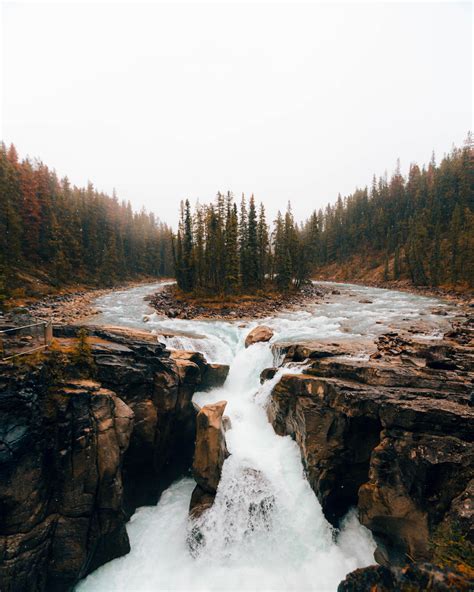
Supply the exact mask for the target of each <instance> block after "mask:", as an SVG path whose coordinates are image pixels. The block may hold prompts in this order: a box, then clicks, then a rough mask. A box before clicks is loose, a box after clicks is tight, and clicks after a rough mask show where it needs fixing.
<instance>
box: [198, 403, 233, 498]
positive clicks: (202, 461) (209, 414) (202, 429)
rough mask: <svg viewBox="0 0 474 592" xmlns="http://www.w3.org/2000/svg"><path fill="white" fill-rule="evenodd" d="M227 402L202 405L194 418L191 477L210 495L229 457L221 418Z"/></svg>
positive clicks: (215, 489)
mask: <svg viewBox="0 0 474 592" xmlns="http://www.w3.org/2000/svg"><path fill="white" fill-rule="evenodd" d="M226 405H227V401H219V402H218V403H213V404H210V405H204V407H201V410H200V411H199V413H198V414H197V417H196V447H195V451H194V461H193V475H194V479H195V480H196V483H197V484H198V485H199V486H200V487H201V488H202V489H203V490H204V491H208V492H210V493H215V492H216V491H217V486H218V485H219V481H220V478H221V472H222V466H223V464H224V461H225V459H226V458H227V457H228V456H229V453H228V451H227V446H226V442H225V435H224V427H223V422H222V416H223V414H224V409H225V407H226Z"/></svg>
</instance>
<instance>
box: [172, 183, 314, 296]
mask: <svg viewBox="0 0 474 592" xmlns="http://www.w3.org/2000/svg"><path fill="white" fill-rule="evenodd" d="M304 249H305V244H304V240H303V235H302V233H301V232H300V230H299V228H298V226H297V224H296V223H295V221H294V218H293V214H292V212H291V206H290V204H288V209H287V211H286V212H285V214H284V215H282V214H281V213H280V212H278V216H277V218H276V220H275V222H274V224H273V229H272V230H271V229H270V226H269V224H268V223H267V220H266V214H265V208H264V206H263V204H262V203H260V204H259V205H258V206H257V204H256V202H255V198H254V196H253V195H252V196H251V197H250V199H249V201H248V203H247V200H246V198H245V196H244V195H242V198H241V200H240V204H239V205H237V203H236V201H235V200H234V197H233V195H232V193H230V192H228V193H227V194H226V195H224V194H223V193H220V192H219V193H218V194H217V197H216V199H215V202H214V203H210V204H204V205H201V204H199V203H198V204H196V206H195V208H194V211H192V209H191V205H190V203H189V200H186V201H185V202H182V203H181V212H180V221H179V228H178V232H177V235H176V241H175V244H174V256H175V269H176V280H177V284H178V287H179V288H180V289H181V290H183V291H184V292H193V293H195V294H252V293H255V292H257V291H259V290H262V289H264V288H267V287H271V288H275V289H277V290H278V291H280V292H287V291H289V290H292V289H297V288H298V287H300V286H301V284H302V283H303V282H304V281H305V280H306V278H307V277H308V274H309V271H310V270H309V267H308V266H307V265H306V259H305V257H304V256H303V251H304Z"/></svg>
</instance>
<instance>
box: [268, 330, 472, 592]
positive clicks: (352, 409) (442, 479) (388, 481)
mask: <svg viewBox="0 0 474 592" xmlns="http://www.w3.org/2000/svg"><path fill="white" fill-rule="evenodd" d="M472 335H473V325H472V320H471V321H468V322H466V323H465V324H464V325H463V326H462V327H457V329H455V330H453V331H452V332H451V334H450V335H448V336H447V337H446V338H445V339H444V340H443V341H434V342H429V341H426V340H420V341H416V339H413V338H411V339H410V338H405V337H402V336H399V335H396V334H389V335H385V336H382V337H381V338H380V339H379V340H378V343H377V351H375V352H374V354H373V355H372V356H371V359H370V360H367V361H366V360H360V359H359V360H358V359H357V358H356V359H351V358H350V357H346V356H345V355H344V353H345V352H344V351H343V349H344V348H343V347H342V349H341V347H340V346H338V347H334V346H327V347H325V346H324V345H323V346H321V344H318V345H315V346H314V347H311V346H308V345H306V346H297V345H289V346H287V347H283V348H282V351H283V353H285V354H286V361H287V362H289V361H293V362H295V361H296V362H304V364H305V366H306V367H305V370H304V373H303V374H299V375H298V374H296V375H295V374H291V375H286V376H283V377H282V379H281V380H280V382H279V383H278V384H277V385H276V386H275V387H274V389H273V392H272V395H271V401H270V405H269V409H268V414H269V418H270V420H271V422H272V424H273V426H274V429H275V430H276V432H277V433H278V434H280V435H290V436H291V437H292V438H293V439H294V440H295V441H296V442H297V443H298V446H299V448H300V450H301V456H302V459H303V463H304V467H305V470H306V472H307V476H308V480H309V482H310V484H311V487H312V488H313V490H314V491H315V493H316V495H317V497H318V499H319V500H320V502H321V504H322V507H323V511H324V513H325V515H326V517H327V518H328V520H329V521H330V522H331V523H332V524H333V525H335V526H337V525H338V523H339V520H340V518H342V516H344V514H345V513H346V512H347V511H348V510H349V508H350V507H353V506H355V507H357V509H358V513H359V518H360V521H361V522H362V524H363V525H365V526H366V527H367V528H369V529H370V530H371V531H372V533H373V535H374V537H375V539H376V542H377V550H376V553H375V558H376V560H377V561H378V563H380V564H382V565H385V566H394V565H395V566H396V565H400V566H403V565H406V564H407V563H412V562H415V563H416V562H423V561H429V560H432V559H433V557H434V556H435V555H436V553H437V549H436V540H437V533H438V532H440V531H443V532H444V533H445V534H446V533H447V534H446V536H447V538H448V539H449V538H450V537H453V538H454V537H455V536H458V537H460V540H461V541H463V542H464V547H465V548H466V549H467V547H468V545H471V547H470V548H471V549H472V544H473V543H474V518H473V517H474V514H473V501H472V491H473V490H472V487H473V477H474V466H473V459H474V454H473V453H474V444H473V439H474V429H473V427H474V408H473V406H472V404H473V401H472V392H473V378H474V373H473V364H472V362H473V359H474V356H473V353H474V350H473V348H472ZM346 353H347V352H346ZM266 374H268V373H266ZM266 374H264V376H263V378H265V375H266ZM270 376H271V373H270ZM455 533H457V534H455ZM448 544H449V541H448ZM471 559H472V558H471ZM464 568H465V569H467V571H468V572H469V575H470V577H473V576H474V567H473V566H472V564H471V565H467V566H464ZM395 580H396V578H395V579H394V580H393V581H394V582H395ZM374 581H375V580H374ZM359 583H360V585H361V588H360V589H364V585H365V584H363V580H362V579H361V580H360V582H359ZM397 585H398V584H397ZM397 585H395V584H394V586H395V587H392V588H390V587H386V588H383V587H381V588H380V590H382V589H383V590H385V589H387V590H392V589H402V588H397ZM369 587H370V586H369ZM341 589H344V590H349V589H354V590H356V589H357V588H355V587H353V588H351V587H350V586H348V587H346V588H341ZM376 589H379V588H376ZM433 589H437V588H433ZM451 589H457V588H451ZM466 589H467V588H466Z"/></svg>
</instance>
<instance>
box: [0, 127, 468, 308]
mask: <svg viewBox="0 0 474 592" xmlns="http://www.w3.org/2000/svg"><path fill="white" fill-rule="evenodd" d="M473 171H474V167H473V145H472V138H471V136H469V137H468V139H467V140H466V143H465V145H464V146H463V147H462V148H453V149H452V151H451V152H450V153H449V154H447V155H446V156H445V157H444V158H443V159H442V160H441V161H440V162H439V164H437V163H436V161H435V158H434V156H433V157H432V159H431V161H430V162H429V163H428V165H426V166H422V167H420V166H419V165H417V164H412V165H411V166H410V168H409V172H408V175H407V176H406V177H404V176H403V175H402V174H401V172H400V167H399V166H397V168H396V169H395V171H394V173H393V174H392V175H391V176H390V177H388V176H387V175H386V174H385V175H384V176H382V177H379V178H376V177H375V176H374V178H373V180H372V183H371V184H370V185H369V186H367V187H364V188H362V189H356V190H355V191H354V192H353V193H352V194H350V195H347V196H345V197H342V196H341V195H339V197H338V198H337V201H336V202H335V203H334V204H329V205H328V206H327V207H326V208H325V209H319V210H315V211H314V212H313V213H312V214H311V215H310V216H309V218H308V219H307V220H306V221H304V222H302V223H300V224H298V223H297V222H296V221H295V220H294V216H293V214H292V210H291V206H290V204H288V208H287V210H286V212H284V213H283V214H282V213H280V212H278V214H277V215H276V217H275V219H273V220H271V221H268V220H267V214H266V211H265V207H264V205H263V204H262V203H259V204H257V203H256V201H255V198H254V196H253V195H252V196H251V197H250V198H249V199H248V200H247V199H246V198H245V196H242V197H241V199H240V200H238V201H237V200H235V199H234V197H233V195H232V194H231V193H230V192H228V193H226V194H224V193H220V192H219V193H218V194H217V197H216V199H215V201H214V202H212V203H209V204H204V205H202V204H199V203H197V204H196V205H195V207H194V208H191V205H190V202H189V200H186V201H184V202H182V204H181V211H180V219H179V225H178V229H177V232H176V234H174V233H173V232H172V230H171V229H170V227H169V226H167V225H166V224H165V223H164V222H161V221H160V220H159V219H158V218H157V217H156V216H155V215H154V214H152V213H148V212H146V211H145V210H142V211H140V212H134V211H133V209H132V207H131V204H130V202H125V201H119V200H118V198H117V196H116V195H115V193H114V194H113V195H112V196H108V195H106V194H104V193H103V192H100V191H97V190H96V189H95V188H94V187H93V185H92V184H91V183H89V184H88V185H87V187H83V188H81V187H76V186H71V184H70V182H69V181H68V179H67V178H63V179H59V178H58V177H57V175H56V173H55V172H54V171H52V170H50V169H49V168H48V167H47V166H46V165H45V164H43V163H42V162H40V161H31V160H30V159H23V160H20V159H19V157H18V154H17V151H16V149H15V147H14V146H13V145H12V146H10V147H8V148H7V147H6V146H5V145H4V144H1V145H0V298H5V297H9V296H12V295H14V294H15V291H18V290H19V291H20V292H21V287H22V282H23V278H24V275H25V273H43V274H45V276H47V278H48V281H49V282H50V283H51V285H52V286H53V287H54V288H55V289H58V288H61V287H63V286H68V285H90V286H112V285H115V284H117V283H119V282H124V281H126V280H131V279H135V278H144V277H163V276H168V277H169V276H172V275H175V276H176V280H177V283H178V286H179V288H180V289H181V290H182V291H183V292H185V293H192V294H193V295H200V294H203V295H204V294H216V295H225V294H252V293H256V292H258V291H260V290H274V291H278V292H286V291H290V290H295V289H299V288H300V287H301V286H302V285H303V284H304V283H305V281H307V279H308V278H309V277H312V278H316V279H317V277H318V275H319V274H323V272H324V271H325V270H328V269H334V268H336V269H337V268H341V269H342V268H344V269H348V268H350V267H351V265H352V267H355V266H357V269H358V271H359V272H360V271H362V272H365V271H367V272H369V271H370V270H371V269H373V268H378V269H383V273H382V276H383V277H381V278H380V279H382V280H383V281H385V282H391V281H398V280H404V281H408V282H411V283H413V284H415V285H419V286H430V287H436V286H443V287H450V288H455V289H461V288H462V289H466V288H467V289H469V288H472V287H474V230H473V229H474V174H473ZM344 266H345V267H344ZM344 279H347V280H350V279H352V278H351V277H350V276H348V277H344Z"/></svg>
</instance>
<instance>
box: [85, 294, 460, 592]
mask: <svg viewBox="0 0 474 592" xmlns="http://www.w3.org/2000/svg"><path fill="white" fill-rule="evenodd" d="M158 287H159V285H154V286H153V285H146V286H140V287H137V288H133V289H129V290H124V291H119V292H115V293H111V294H107V295H105V296H102V297H101V298H99V299H98V300H97V303H96V304H97V306H98V307H99V309H100V310H101V312H100V314H99V315H98V317H96V318H95V319H94V322H97V323H102V324H108V325H122V326H128V327H136V328H148V329H149V330H152V331H156V332H157V333H158V334H161V333H166V332H167V331H168V332H169V331H181V332H182V333H183V334H185V335H184V336H178V337H168V338H166V339H163V341H164V342H165V343H166V344H167V345H168V346H169V347H173V348H178V349H192V350H196V351H201V352H203V353H204V354H205V355H206V357H207V358H208V359H209V361H211V362H221V363H226V364H230V372H229V376H228V378H227V380H226V382H225V384H224V385H223V386H222V387H220V388H216V389H213V390H211V391H209V392H202V393H196V394H195V395H194V401H196V402H197V403H198V404H199V405H203V404H206V403H210V402H215V401H219V400H226V401H228V405H227V408H226V415H228V416H229V417H230V419H231V422H232V429H230V430H229V431H228V432H227V433H226V439H227V446H228V449H229V451H230V453H231V456H230V457H229V458H228V459H227V460H226V462H225V463H224V468H223V473H222V478H221V482H220V484H219V489H218V492H217V496H216V500H215V503H214V506H213V507H212V508H211V509H210V510H209V511H208V512H206V513H205V514H204V515H203V517H202V518H201V520H200V524H199V526H200V529H201V532H202V533H203V535H204V540H205V544H204V545H202V546H201V547H200V552H199V553H198V554H197V555H194V556H193V555H192V554H191V553H190V552H189V546H188V542H187V539H188V537H189V535H190V530H189V523H188V520H187V513H188V507H189V501H190V496H191V492H192V490H193V488H194V485H195V484H194V481H193V480H192V479H190V478H183V479H181V480H179V481H177V482H175V483H174V484H173V485H171V487H169V488H168V489H167V490H166V491H165V492H164V493H163V495H162V497H161V499H160V501H159V502H158V504H157V505H156V506H154V507H143V508H139V509H138V510H137V512H136V513H135V514H134V515H133V516H132V518H131V520H130V522H129V524H128V525H127V530H128V533H129V537H130V543H131V552H130V553H129V554H128V555H126V556H125V557H121V558H119V559H115V560H114V561H111V562H110V563H108V564H106V565H104V566H102V567H101V568H99V569H98V570H96V571H95V572H93V573H92V574H90V575H89V576H88V577H87V578H86V579H85V580H83V581H82V582H81V583H80V584H79V585H78V586H77V588H76V590H77V591H78V592H104V591H112V590H113V591H124V592H125V591H126V592H134V591H143V592H145V591H146V592H148V591H150V592H152V591H154V592H157V591H165V590H166V591H168V590H174V591H182V592H185V591H188V590H189V591H192V590H195V591H221V590H223V591H224V590H227V591H230V590H232V591H250V590H258V591H260V592H265V591H270V590H275V591H276V590H282V591H283V590H286V591H291V592H293V591H295V592H296V591H306V590H314V591H318V592H325V591H335V590H336V589H337V585H338V583H339V582H340V581H341V580H342V579H343V578H344V576H345V575H346V574H347V573H348V572H350V571H352V570H354V569H356V568H358V567H363V566H366V565H369V564H371V563H373V562H374V561H373V551H374V549H375V544H374V542H373V540H372V536H371V534H370V532H369V531H367V530H366V529H365V528H363V527H362V526H361V525H360V524H359V522H358V520H357V518H356V516H355V514H354V513H349V515H348V516H347V517H346V519H345V521H344V523H343V524H342V527H341V529H340V530H339V531H335V530H334V529H333V528H332V527H331V526H330V525H329V523H328V522H327V521H326V520H325V518H324V516H323V513H322V510H321V506H320V504H319V502H318V500H317V498H316V496H315V495H314V493H313V491H312V490H311V488H310V486H309V484H308V482H307V481H306V479H305V476H304V471H303V467H302V464H301V459H300V453H299V449H298V447H297V445H296V444H295V443H294V442H293V441H292V440H291V439H290V438H289V437H280V436H277V435H276V434H275V432H274V431H273V428H272V426H271V425H270V424H269V422H268V420H267V417H266V412H265V404H266V401H267V399H268V397H269V395H270V392H271V389H272V387H273V385H274V384H275V383H276V382H277V381H278V380H279V378H280V376H281V375H282V373H284V372H297V371H301V369H298V370H297V369H292V368H281V369H280V370H279V372H278V373H277V375H276V376H275V378H274V379H272V380H271V381H267V382H266V383H264V385H260V381H259V376H260V372H261V371H262V370H263V369H264V368H266V367H268V366H272V365H273V364H274V360H273V354H272V351H271V344H256V345H254V346H252V347H250V348H248V349H245V348H244V346H243V342H244V338H245V336H246V335H247V333H248V331H249V330H250V329H251V328H252V327H253V326H255V325H257V324H263V323H264V324H266V325H269V326H270V327H272V329H273V330H274V331H275V335H274V337H273V338H272V342H276V341H295V342H298V341H304V340H325V341H330V342H333V341H337V342H338V343H341V342H342V341H344V340H352V341H357V342H359V343H362V344H363V343H367V345H369V344H370V343H372V342H373V340H374V338H375V337H376V336H377V335H378V334H380V333H383V332H386V331H387V330H392V329H396V328H398V329H401V328H405V329H408V328H410V327H415V329H414V330H415V331H419V333H420V334H423V335H426V336H429V337H436V336H441V335H442V332H443V331H444V330H445V329H446V328H447V325H448V319H449V318H450V317H451V316H452V315H453V314H454V307H453V306H452V305H449V304H446V303H443V302H440V301H439V300H436V299H433V298H426V297H422V296H417V295H412V294H408V293H402V292H395V291H389V290H381V289H376V288H366V287H361V286H354V285H349V284H337V285H336V284H334V285H331V284H329V287H331V288H334V289H336V288H337V291H339V292H340V293H339V294H330V296H328V297H326V298H324V300H323V302H318V303H314V304H308V305H307V306H305V307H304V308H303V309H301V310H297V311H293V312H287V313H281V314H278V315H276V316H274V317H271V318H268V319H265V320H259V322H258V323H257V322H242V321H235V322H223V321H194V320H180V319H173V320H168V319H166V320H163V319H160V318H159V317H158V316H157V315H156V314H154V313H153V311H152V310H150V308H149V307H148V305H147V303H146V302H144V300H143V297H144V296H145V295H147V294H149V293H151V292H153V291H154V290H155V289H157V288H158ZM433 309H436V311H437V313H438V314H433V312H432V311H433ZM440 311H441V312H443V313H445V314H444V315H440V314H439V312H440ZM359 355H360V354H359ZM363 355H364V354H363ZM249 507H253V508H261V509H262V508H263V510H262V511H257V512H255V513H252V514H251V515H249Z"/></svg>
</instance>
